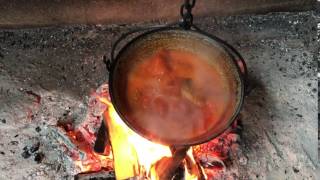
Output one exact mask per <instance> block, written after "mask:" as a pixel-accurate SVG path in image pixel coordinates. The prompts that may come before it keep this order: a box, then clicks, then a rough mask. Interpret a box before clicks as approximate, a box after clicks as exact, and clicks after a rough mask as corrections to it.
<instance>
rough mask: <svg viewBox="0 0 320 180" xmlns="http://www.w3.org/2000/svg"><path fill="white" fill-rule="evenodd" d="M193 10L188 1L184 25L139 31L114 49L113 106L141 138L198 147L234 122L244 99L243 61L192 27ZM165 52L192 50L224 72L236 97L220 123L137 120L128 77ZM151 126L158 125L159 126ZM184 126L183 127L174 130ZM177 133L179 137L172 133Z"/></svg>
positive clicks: (111, 70) (220, 42)
mask: <svg viewBox="0 0 320 180" xmlns="http://www.w3.org/2000/svg"><path fill="white" fill-rule="evenodd" d="M194 6H195V0H193V1H192V2H190V1H189V0H186V1H185V4H183V5H182V6H181V12H180V13H181V16H182V21H181V22H180V23H176V24H173V25H169V26H168V25H167V26H160V27H159V26H158V27H148V28H142V29H137V30H133V31H131V32H129V33H126V34H124V35H122V36H121V37H120V38H119V39H118V40H117V41H116V42H115V44H114V45H113V47H112V50H111V57H110V60H108V61H107V62H106V64H107V69H108V71H109V92H110V96H111V102H112V104H113V105H114V108H115V110H116V111H117V113H118V114H119V116H120V117H121V118H122V120H123V121H124V122H125V123H126V124H127V125H128V126H129V127H130V128H131V129H133V130H134V131H135V132H136V133H138V134H140V135H141V136H143V137H145V138H147V139H149V140H151V141H154V142H157V143H161V144H165V145H170V146H190V145H196V144H201V143H204V142H206V141H209V140H211V139H213V138H215V137H217V136H218V135H220V134H221V133H222V132H224V131H225V130H226V129H227V128H228V127H229V126H230V125H231V124H232V122H233V121H234V120H235V118H236V117H237V115H238V114H239V111H240V109H241V106H242V103H243V99H244V92H245V80H246V75H247V69H246V65H245V62H244V60H243V58H242V57H241V55H240V54H239V53H238V52H237V51H236V50H235V49H234V48H233V47H232V46H230V45H228V44H227V43H226V42H225V41H223V40H221V39H220V38H218V37H216V36H213V35H210V34H208V33H206V32H204V31H202V30H200V29H199V28H198V27H197V26H195V25H194V24H193V16H192V14H191V10H192V8H193V7H194ZM135 33H140V35H136V36H135V37H134V38H133V39H132V40H131V41H130V42H129V43H127V44H126V45H124V46H123V47H122V48H121V49H120V51H118V53H117V55H115V51H116V49H118V48H117V46H118V45H119V44H120V42H121V41H123V40H125V39H126V38H128V36H129V35H133V34H135ZM160 49H169V50H170V49H172V50H183V51H190V52H193V53H194V54H198V55H201V56H204V57H207V58H206V60H204V61H205V62H204V63H206V64H207V65H208V67H209V68H211V67H212V68H213V67H214V68H215V69H219V73H220V74H221V77H222V79H223V81H224V82H225V85H226V87H227V88H228V92H229V93H230V94H232V97H233V98H229V99H228V106H226V107H224V109H223V110H222V112H221V116H219V119H215V121H212V122H210V121H208V122H206V126H205V127H201V128H200V127H199V128H198V127H196V125H197V123H199V122H198V121H194V122H190V123H189V124H185V123H184V122H183V121H182V120H181V119H179V121H178V120H172V121H166V122H165V123H160V122H159V119H157V118H155V119H154V118H149V119H147V120H148V123H145V122H144V123H142V122H140V121H139V120H137V119H139V117H135V116H134V112H132V107H130V103H128V102H129V100H130V97H128V96H127V94H126V88H127V83H128V78H129V76H130V74H131V73H132V67H135V66H136V65H137V64H139V63H141V62H143V61H146V60H147V59H148V58H149V57H150V56H152V55H153V54H154V53H156V52H157V51H159V50H160ZM207 85H208V86H215V82H208V83H207ZM185 118H186V119H187V118H188V114H185ZM177 121H178V122H177ZM146 124H156V126H157V128H154V127H150V126H147V125H146ZM179 124H181V127H179V128H174V129H172V127H176V126H177V125H179ZM182 124H184V125H183V126H182ZM188 126H190V127H188ZM172 131H174V133H170V132H172Z"/></svg>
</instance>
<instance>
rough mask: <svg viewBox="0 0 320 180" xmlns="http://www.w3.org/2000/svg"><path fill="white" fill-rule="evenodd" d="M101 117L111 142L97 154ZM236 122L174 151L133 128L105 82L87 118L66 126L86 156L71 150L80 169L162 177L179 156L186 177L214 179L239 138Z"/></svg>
mask: <svg viewBox="0 0 320 180" xmlns="http://www.w3.org/2000/svg"><path fill="white" fill-rule="evenodd" d="M102 117H103V118H104V120H105V124H106V125H107V127H108V133H109V139H110V141H111V146H110V145H109V146H106V147H105V152H104V153H103V154H98V153H95V152H94V150H93V148H92V147H93V144H94V142H95V140H96V132H97V131H96V129H97V128H98V127H99V125H100V124H101V120H102V119H103V118H102ZM236 126H237V125H236V124H234V125H233V126H232V127H230V129H229V130H227V131H226V132H225V133H223V134H222V135H221V136H219V137H218V138H216V139H214V140H212V141H210V142H207V143H204V144H201V145H197V146H193V147H191V148H187V149H183V148H182V149H180V150H179V149H176V150H175V151H174V150H173V149H172V148H170V147H168V146H164V145H161V144H156V143H153V142H151V141H149V140H147V139H145V138H143V137H141V136H140V135H138V134H137V133H135V132H134V131H133V130H131V129H130V128H129V127H128V126H127V125H126V124H125V123H124V122H123V121H122V120H121V118H120V117H119V116H118V114H117V113H116V111H115V109H114V107H113V105H112V104H111V102H110V97H109V93H108V85H102V86H101V87H100V88H99V89H98V90H97V91H96V92H95V93H93V94H92V96H91V98H90V100H89V109H88V113H87V116H86V119H85V121H83V122H82V123H81V124H80V125H79V126H77V127H75V128H72V126H71V125H70V124H66V125H64V129H65V130H66V131H67V135H68V137H69V138H70V140H71V141H72V143H74V144H75V145H76V146H77V148H78V150H79V151H81V152H84V154H85V155H84V157H83V155H82V156H81V155H80V153H79V152H78V151H71V152H69V154H70V157H71V158H72V159H73V160H74V164H75V165H76V166H78V167H79V168H80V170H81V172H93V171H100V170H101V169H109V170H114V171H115V175H116V178H117V179H128V178H132V177H135V178H143V179H154V180H156V179H163V177H164V176H163V174H166V173H167V171H169V170H168V169H166V168H168V167H175V166H174V163H175V161H177V159H179V156H180V157H181V160H182V161H177V162H178V163H179V164H178V166H179V167H180V169H181V168H182V169H183V172H184V173H183V175H184V179H186V180H194V179H214V178H215V176H216V175H217V174H218V173H219V172H223V171H225V170H226V166H225V164H224V160H227V159H228V158H229V154H230V150H231V145H232V144H233V143H235V141H236V140H237V135H236V134H235V133H233V132H232V130H233V129H235V128H236ZM111 147H112V148H111ZM111 149H112V152H111ZM171 170H172V169H171ZM173 170H174V171H175V169H173Z"/></svg>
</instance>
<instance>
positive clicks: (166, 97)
mask: <svg viewBox="0 0 320 180" xmlns="http://www.w3.org/2000/svg"><path fill="white" fill-rule="evenodd" d="M226 81H227V80H226V78H224V76H223V73H221V71H219V70H218V69H216V68H215V67H214V66H212V65H210V64H209V63H208V61H206V60H204V59H201V58H200V57H198V56H196V55H195V54H193V53H191V52H186V51H180V50H179V51H178V50H165V49H163V50H160V51H158V52H157V53H155V54H153V55H152V56H151V57H150V59H148V60H145V61H143V62H141V63H139V64H137V65H136V66H135V67H133V70H132V72H131V74H130V77H129V79H128V81H127V89H126V91H127V97H129V98H128V102H127V104H128V107H129V109H130V110H129V111H130V112H129V114H130V116H131V117H130V119H133V121H134V123H135V124H139V126H140V127H141V128H142V129H144V131H147V132H150V133H153V134H154V135H156V136H158V137H164V138H166V137H169V138H170V139H175V138H178V139H181V137H183V138H185V139H188V138H193V137H195V136H199V135H203V134H204V133H206V132H207V131H208V130H209V129H211V128H213V127H214V126H216V125H217V124H218V123H220V121H221V119H225V118H224V116H225V114H227V113H226V109H227V108H228V106H232V104H230V103H232V102H230V99H231V98H235V97H234V96H235V95H234V94H232V91H231V90H230V87H229V86H228V83H226Z"/></svg>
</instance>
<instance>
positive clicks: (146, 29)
mask: <svg viewBox="0 0 320 180" xmlns="http://www.w3.org/2000/svg"><path fill="white" fill-rule="evenodd" d="M177 24H178V23H177V22H175V23H171V24H165V25H156V26H149V27H140V28H136V29H133V30H131V31H129V32H127V33H124V34H122V35H121V36H120V37H119V38H118V39H117V40H116V41H115V42H114V43H113V45H112V47H111V52H110V59H108V60H107V58H106V56H104V57H103V61H104V63H105V64H106V67H107V70H108V71H109V72H110V70H111V64H112V62H113V61H115V59H116V53H115V51H116V49H117V48H118V46H119V44H120V43H121V42H122V41H123V40H124V39H126V38H127V37H128V36H130V35H132V34H134V33H139V32H145V31H151V30H157V29H162V28H168V27H172V26H175V25H177Z"/></svg>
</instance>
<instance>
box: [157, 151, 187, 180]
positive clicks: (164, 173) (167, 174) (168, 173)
mask: <svg viewBox="0 0 320 180" xmlns="http://www.w3.org/2000/svg"><path fill="white" fill-rule="evenodd" d="M189 148H190V147H173V148H172V152H173V154H172V157H163V158H161V159H160V160H159V161H158V162H157V163H156V164H155V166H154V171H155V173H154V174H156V175H157V177H155V179H163V180H169V179H172V177H173V175H174V173H175V171H176V170H177V168H178V167H179V166H180V165H181V163H182V161H183V160H184V158H185V157H186V154H187V151H188V149H189Z"/></svg>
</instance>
